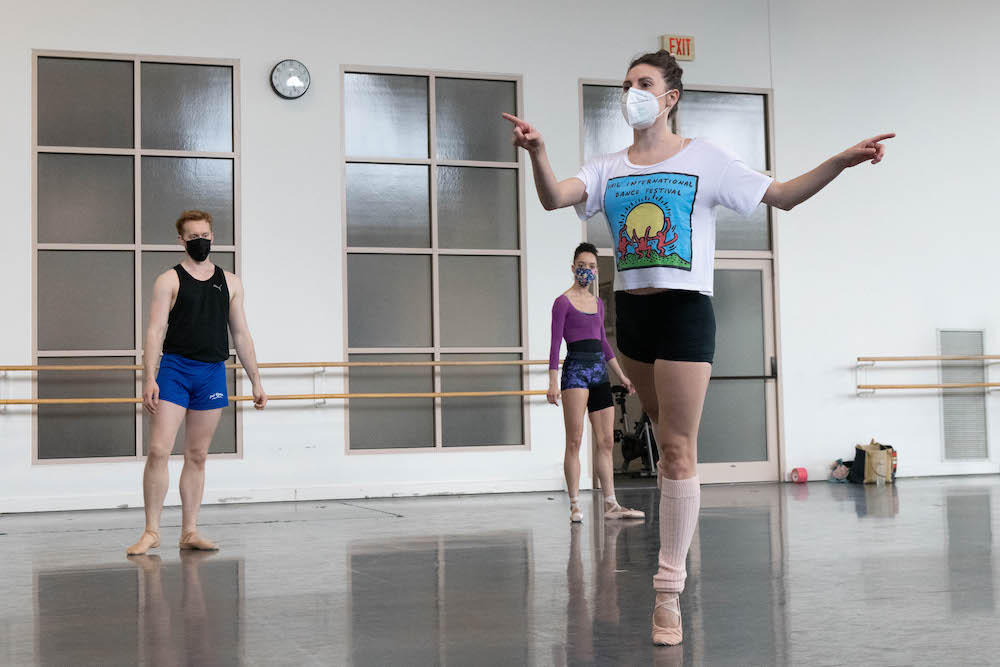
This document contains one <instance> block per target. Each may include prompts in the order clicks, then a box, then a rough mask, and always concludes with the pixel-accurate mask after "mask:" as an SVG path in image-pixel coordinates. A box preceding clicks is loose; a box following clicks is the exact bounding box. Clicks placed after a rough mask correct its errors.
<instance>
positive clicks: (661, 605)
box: [505, 51, 895, 644]
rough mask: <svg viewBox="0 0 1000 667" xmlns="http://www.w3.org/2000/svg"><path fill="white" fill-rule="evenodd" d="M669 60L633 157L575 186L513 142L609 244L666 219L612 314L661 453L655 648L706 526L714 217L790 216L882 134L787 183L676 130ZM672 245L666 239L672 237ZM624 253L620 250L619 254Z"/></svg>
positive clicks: (612, 162)
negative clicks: (702, 439)
mask: <svg viewBox="0 0 1000 667" xmlns="http://www.w3.org/2000/svg"><path fill="white" fill-rule="evenodd" d="M681 75H682V71H681V68H680V67H679V66H678V65H677V61H676V60H675V59H674V57H673V56H672V55H671V54H670V53H669V52H667V51H659V52H657V53H650V54H646V55H644V56H641V57H639V58H637V59H635V60H634V61H633V62H632V63H631V65H630V66H629V69H628V73H627V75H626V78H625V81H624V84H623V88H624V90H623V94H622V113H623V115H624V116H625V119H626V121H627V122H628V123H629V125H631V126H632V128H633V129H634V130H635V132H634V137H635V138H634V143H633V144H632V146H630V147H629V148H627V149H625V150H622V151H619V152H617V153H613V154H610V155H604V156H601V157H598V158H596V159H594V160H592V161H590V162H588V163H587V164H585V165H584V166H583V168H582V169H581V170H580V172H579V174H577V176H576V177H575V178H570V179H567V180H564V181H557V180H556V177H555V174H553V172H552V167H551V166H550V164H549V161H548V157H547V155H546V152H545V144H544V142H543V140H542V136H541V134H540V133H539V132H538V131H537V130H536V129H535V128H533V127H532V126H531V125H529V124H528V123H526V122H524V121H522V120H520V119H519V118H516V117H514V116H511V115H509V114H507V115H505V117H506V118H507V120H509V121H511V122H512V123H514V143H515V144H517V145H518V146H520V147H521V148H524V149H525V150H527V151H528V153H529V154H530V156H531V162H532V167H533V171H534V176H535V186H536V190H537V192H538V197H539V199H540V200H541V203H542V205H543V206H544V207H545V208H546V209H547V210H553V209H557V208H563V207H566V206H576V207H577V212H578V213H579V215H580V217H581V218H582V219H589V218H590V217H592V216H594V215H596V214H597V213H600V212H603V213H604V214H605V216H606V217H607V219H608V222H609V223H610V225H611V236H612V238H616V237H617V235H618V234H619V233H620V230H622V229H627V230H631V231H632V233H633V234H634V233H636V230H644V229H645V228H646V226H647V225H649V226H650V227H651V228H652V229H657V230H659V229H661V228H662V227H663V223H664V221H665V220H666V218H668V217H669V219H670V222H671V225H672V229H673V233H676V234H677V235H678V238H677V240H676V241H674V249H673V250H671V251H669V252H668V254H667V255H666V256H665V257H660V256H659V254H658V253H653V254H645V253H641V252H640V251H641V248H637V249H636V254H622V253H619V254H618V255H617V256H616V258H615V259H616V268H617V275H616V277H615V290H616V297H615V306H616V313H617V320H618V321H617V329H616V330H617V332H618V347H619V349H620V350H621V353H622V358H623V360H622V365H623V366H624V367H625V368H626V369H627V371H628V374H629V377H630V378H632V380H633V381H634V382H635V386H636V389H637V391H638V393H639V399H640V401H641V402H642V406H643V409H644V410H645V411H646V414H648V415H649V417H650V419H651V420H652V422H653V429H654V432H655V436H656V441H657V445H658V446H659V448H660V463H659V484H660V488H661V496H660V554H659V569H658V572H657V574H656V576H655V577H654V578H653V588H654V589H655V590H656V604H655V607H654V609H653V620H652V625H653V635H652V636H653V641H654V643H656V644H678V643H680V641H681V638H682V628H681V612H680V602H679V595H680V593H681V592H682V591H683V590H684V581H685V579H686V577H687V573H686V572H685V569H684V561H685V557H686V556H687V551H688V548H689V547H690V545H691V539H692V536H693V534H694V529H695V527H696V525H697V522H698V509H699V505H700V487H699V483H698V478H697V477H696V474H697V460H698V457H697V440H698V426H699V423H700V422H701V413H702V407H703V405H704V401H705V392H706V391H707V389H708V381H709V377H710V376H711V373H712V366H711V362H712V359H713V356H714V353H715V315H714V313H713V311H712V302H711V300H710V299H709V297H710V296H711V294H712V281H713V272H714V259H715V208H716V206H717V205H722V206H725V207H727V208H730V209H733V210H734V211H737V212H738V213H741V214H742V215H744V216H749V215H750V214H751V213H753V211H754V210H756V208H757V207H758V206H759V205H760V203H761V202H763V203H765V204H768V205H771V206H777V207H778V208H781V209H784V210H790V209H791V208H793V207H794V206H796V205H798V204H801V203H802V202H804V201H806V200H807V199H809V198H810V197H812V196H813V195H815V194H816V193H817V192H819V191H820V190H821V189H823V188H824V187H826V186H827V185H828V184H829V183H830V182H831V181H833V179H835V178H836V177H837V176H838V175H839V174H840V173H841V172H842V171H843V170H844V169H847V168H849V167H854V166H856V165H859V164H862V163H864V162H871V163H872V164H877V163H878V162H880V161H881V160H882V158H883V156H884V154H885V147H884V146H883V144H882V143H881V142H882V141H883V140H885V139H889V138H892V137H893V136H895V135H893V134H883V135H879V136H876V137H873V138H871V139H867V140H865V141H862V142H861V143H859V144H857V145H855V146H852V147H851V148H848V149H847V150H845V151H844V152H842V153H840V154H838V155H836V156H834V157H832V158H830V159H829V160H827V161H826V162H824V163H823V164H821V165H820V166H819V167H817V168H816V169H814V170H812V171H810V172H808V173H806V174H803V175H802V176H799V177H798V178H795V179H793V180H791V181H788V182H785V183H780V182H777V181H774V180H773V179H771V178H770V177H768V176H765V175H763V174H760V173H758V172H756V171H754V170H753V169H751V168H750V167H748V166H747V165H746V164H744V163H743V162H742V161H741V160H739V159H738V158H737V157H736V156H734V155H732V154H730V153H729V152H727V151H725V150H723V149H721V148H718V147H716V146H714V145H712V144H711V143H710V142H708V141H705V140H704V139H697V138H696V139H685V138H683V137H680V136H677V135H676V134H674V133H673V132H671V130H670V125H669V122H668V119H669V118H670V116H671V115H672V114H673V112H674V110H676V108H677V103H678V102H679V101H680V99H681V95H682V94H683V90H684V86H683V84H682V83H681ZM668 238H669V237H668ZM619 247H620V246H619Z"/></svg>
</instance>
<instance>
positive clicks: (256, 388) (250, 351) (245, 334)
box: [229, 276, 267, 410]
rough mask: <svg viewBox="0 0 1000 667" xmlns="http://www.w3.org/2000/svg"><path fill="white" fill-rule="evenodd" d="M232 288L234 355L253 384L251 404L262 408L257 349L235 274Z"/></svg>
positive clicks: (230, 326)
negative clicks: (248, 324)
mask: <svg viewBox="0 0 1000 667" xmlns="http://www.w3.org/2000/svg"><path fill="white" fill-rule="evenodd" d="M231 284H232V286H233V289H232V291H231V293H232V297H231V299H230V301H229V331H230V332H232V334H233V344H234V345H235V346H236V356H237V357H239V359H240V363H241V364H243V370H244V371H246V374H247V377H249V378H250V382H251V384H252V386H253V406H254V407H255V408H257V409H258V410H263V409H264V406H266V405H267V394H266V393H264V388H263V387H262V386H261V383H260V371H259V369H258V368H257V350H256V349H255V348H254V344H253V338H252V337H251V336H250V327H249V326H247V317H246V312H245V311H244V310H243V283H242V282H241V281H240V279H239V278H237V277H236V276H232V277H231Z"/></svg>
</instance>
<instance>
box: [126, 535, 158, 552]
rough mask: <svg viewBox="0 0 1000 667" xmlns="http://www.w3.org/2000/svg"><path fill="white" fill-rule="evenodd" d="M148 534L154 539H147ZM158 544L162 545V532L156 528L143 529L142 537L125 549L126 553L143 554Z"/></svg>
mask: <svg viewBox="0 0 1000 667" xmlns="http://www.w3.org/2000/svg"><path fill="white" fill-rule="evenodd" d="M147 535H148V536H149V537H150V538H152V539H147V537H146V536H147ZM158 546H160V534H159V533H158V532H156V531H155V530H146V531H143V533H142V537H140V538H139V541H138V542H136V543H135V544H133V545H132V546H130V547H129V548H128V549H127V550H126V551H125V555H126V556H141V555H142V554H144V553H146V552H147V551H149V550H150V549H155V548H156V547H158Z"/></svg>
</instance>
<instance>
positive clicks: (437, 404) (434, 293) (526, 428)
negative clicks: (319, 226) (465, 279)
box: [340, 65, 531, 456]
mask: <svg viewBox="0 0 1000 667" xmlns="http://www.w3.org/2000/svg"><path fill="white" fill-rule="evenodd" d="M347 74H386V75H397V76H419V77H426V78H427V80H428V85H427V97H428V116H427V123H428V155H429V157H426V158H379V157H372V156H363V155H348V154H347V114H346V109H345V103H346V87H345V75H347ZM438 78H445V79H471V80H478V81H504V82H508V83H513V84H514V85H515V90H516V106H517V111H516V113H517V115H518V116H521V115H522V114H523V105H524V102H523V98H524V95H523V77H521V76H520V75H516V74H498V73H486V72H464V71H451V70H433V69H409V68H397V67H370V66H366V65H343V66H341V68H340V100H341V104H340V124H341V125H340V138H341V155H342V157H343V159H342V161H341V175H340V177H341V207H340V219H341V222H342V224H341V241H342V248H343V255H342V257H343V274H342V280H341V289H342V298H343V304H344V305H343V336H344V358H345V359H347V360H349V359H350V356H351V355H352V354H390V355H398V354H421V355H431V358H432V359H433V360H434V361H440V360H441V355H445V354H511V355H515V354H516V355H520V357H521V359H522V360H524V359H526V358H527V354H528V351H529V349H528V343H527V341H528V340H530V338H529V332H528V317H527V313H528V309H527V303H528V292H527V267H526V260H527V248H526V244H527V235H526V233H525V227H526V225H525V200H524V189H525V188H524V178H525V177H524V171H525V170H524V156H523V154H521V151H518V154H517V159H516V160H515V161H511V162H486V161H477V160H443V159H438V158H437V157H436V146H437V123H436V118H437V116H436V114H437V102H436V99H435V98H436V87H435V82H436V79H438ZM354 163H362V164H402V165H424V166H427V167H428V168H429V172H428V174H429V175H428V178H429V179H430V190H429V192H430V227H431V243H430V247H428V248H378V247H376V248H372V247H351V246H349V245H348V242H347V165H348V164H354ZM438 166H445V167H487V168H500V169H514V170H517V179H516V183H517V200H518V201H517V212H518V248H517V249H516V250H484V249H455V248H439V247H438V219H437V208H438V206H437V199H438V192H437V167H438ZM352 254H365V255H371V254H383V255H392V254H397V255H399V254H401V255H426V256H429V257H430V258H431V302H432V311H431V318H432V319H431V327H432V342H433V345H431V346H429V347H378V348H367V347H350V329H349V322H348V317H349V310H350V309H349V307H348V275H347V259H348V257H349V256H350V255H352ZM442 256H488V257H517V258H518V260H519V261H518V272H519V273H518V277H519V280H520V295H519V296H520V310H521V344H520V345H517V346H513V347H483V348H473V347H446V346H442V345H441V344H440V343H441V340H440V339H441V331H440V329H441V308H440V306H441V304H440V258H441V257H442ZM432 372H433V383H434V384H433V390H434V392H436V393H437V392H440V391H441V367H440V366H434V367H432ZM521 386H522V388H525V389H526V388H527V387H528V386H529V371H528V367H527V366H523V367H522V370H521ZM344 388H345V391H346V392H350V376H349V374H348V373H345V374H344ZM432 400H433V401H434V442H433V443H432V444H430V445H428V446H426V447H395V448H380V449H351V421H350V420H351V411H350V401H349V400H348V401H345V410H344V453H345V454H346V455H348V456H367V455H372V454H375V455H379V454H396V455H399V454H417V453H447V452H496V451H510V450H515V451H525V450H530V449H531V438H530V436H531V428H530V421H531V420H530V409H529V408H530V405H529V401H528V397H527V396H525V397H523V398H522V400H521V415H522V418H521V422H522V444H520V445H478V446H477V445H463V446H458V447H445V446H444V443H443V434H442V420H441V417H442V401H443V400H444V399H441V398H435V399H432Z"/></svg>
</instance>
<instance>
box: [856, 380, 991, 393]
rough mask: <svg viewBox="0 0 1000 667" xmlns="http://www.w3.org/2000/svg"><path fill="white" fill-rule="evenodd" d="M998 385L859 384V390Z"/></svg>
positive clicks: (984, 383) (978, 387)
mask: <svg viewBox="0 0 1000 667" xmlns="http://www.w3.org/2000/svg"><path fill="white" fill-rule="evenodd" d="M996 387H1000V382H970V383H946V384H859V385H858V389H859V390H861V391H877V390H883V389H992V388H996Z"/></svg>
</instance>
